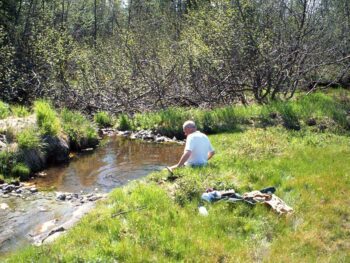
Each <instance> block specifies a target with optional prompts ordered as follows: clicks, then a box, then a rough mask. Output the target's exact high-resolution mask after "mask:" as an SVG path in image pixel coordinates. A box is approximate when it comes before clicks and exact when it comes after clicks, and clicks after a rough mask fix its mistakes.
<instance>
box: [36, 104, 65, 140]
mask: <svg viewBox="0 0 350 263" xmlns="http://www.w3.org/2000/svg"><path fill="white" fill-rule="evenodd" d="M34 111H35V113H36V118H37V123H38V126H39V128H40V132H41V133H42V134H43V135H52V136H55V135H57V134H58V133H59V132H60V130H61V124H60V121H59V119H58V118H57V115H56V112H55V111H54V109H52V107H51V105H50V104H49V103H48V102H47V101H44V100H39V101H36V102H35V103H34Z"/></svg>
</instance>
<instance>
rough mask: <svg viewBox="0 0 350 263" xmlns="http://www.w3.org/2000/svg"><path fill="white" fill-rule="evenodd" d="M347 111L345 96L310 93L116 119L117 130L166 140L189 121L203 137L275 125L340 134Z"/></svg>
mask: <svg viewBox="0 0 350 263" xmlns="http://www.w3.org/2000/svg"><path fill="white" fill-rule="evenodd" d="M349 111H350V96H349V92H348V91H346V90H337V91H334V92H332V94H324V93H313V94H309V95H307V96H305V95H302V96H300V97H297V98H296V99H294V100H291V101H288V102H282V101H275V102H272V103H270V104H266V105H257V104H253V105H250V106H237V105H233V106H226V107H223V108H217V109H212V110H203V109H196V108H170V109H166V110H163V111H159V112H149V113H139V114H135V115H133V116H132V117H129V116H128V115H120V116H119V119H118V122H117V127H118V128H119V129H121V130H128V129H131V130H140V129H150V130H154V131H156V132H159V133H161V134H163V135H167V136H169V137H173V136H176V137H177V138H183V132H182V123H183V122H184V121H186V120H188V119H192V120H194V121H196V123H197V126H198V127H199V129H200V130H202V131H204V132H205V133H207V134H216V133H220V132H228V131H233V130H240V129H242V128H244V127H247V126H249V127H252V126H253V127H269V126H276V125H283V126H284V127H285V128H287V129H292V130H300V129H305V127H307V126H314V131H324V130H327V131H329V132H332V133H343V134H344V133H346V132H348V131H349V130H350V117H349V114H348V112H349Z"/></svg>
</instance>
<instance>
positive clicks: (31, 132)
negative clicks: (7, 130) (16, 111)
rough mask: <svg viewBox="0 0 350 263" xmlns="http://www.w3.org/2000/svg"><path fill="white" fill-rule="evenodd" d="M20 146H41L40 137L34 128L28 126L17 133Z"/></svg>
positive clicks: (23, 147)
mask: <svg viewBox="0 0 350 263" xmlns="http://www.w3.org/2000/svg"><path fill="white" fill-rule="evenodd" d="M17 142H18V147H19V148H21V149H35V148H39V147H40V137H39V135H38V133H37V131H36V130H35V129H33V128H28V129H25V130H23V131H22V132H20V133H19V134H17Z"/></svg>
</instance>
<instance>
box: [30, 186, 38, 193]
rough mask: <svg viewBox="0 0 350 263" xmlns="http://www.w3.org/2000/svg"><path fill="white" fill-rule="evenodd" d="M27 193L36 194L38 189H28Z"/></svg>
mask: <svg viewBox="0 0 350 263" xmlns="http://www.w3.org/2000/svg"><path fill="white" fill-rule="evenodd" d="M29 191H30V192H31V193H32V194H34V193H37V192H38V189H36V187H32V188H30V189H29Z"/></svg>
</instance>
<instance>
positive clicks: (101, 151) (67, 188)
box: [0, 137, 183, 254]
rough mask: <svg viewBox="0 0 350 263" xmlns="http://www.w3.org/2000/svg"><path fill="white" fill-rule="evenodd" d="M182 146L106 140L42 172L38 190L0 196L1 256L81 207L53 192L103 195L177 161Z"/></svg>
mask: <svg viewBox="0 0 350 263" xmlns="http://www.w3.org/2000/svg"><path fill="white" fill-rule="evenodd" d="M182 151H183V146H180V145H177V144H154V143H146V142H141V141H132V140H129V139H125V138H122V137H113V138H109V139H108V140H107V141H106V142H105V145H104V146H101V147H100V148H98V149H97V150H95V151H94V152H91V153H84V154H79V155H78V156H76V157H74V158H73V159H72V160H71V162H70V163H69V164H68V165H64V166H59V167H53V168H50V169H48V170H46V171H45V173H46V176H45V177H42V178H37V179H35V180H34V183H35V184H36V186H37V187H38V188H39V189H46V190H47V189H51V190H52V191H51V192H50V191H48V192H46V191H39V193H35V194H33V195H32V196H29V197H26V198H20V197H15V196H9V197H6V198H4V197H3V196H2V197H0V203H3V204H4V203H5V204H6V205H8V208H7V209H0V254H1V253H6V252H9V251H13V250H15V249H18V248H19V247H22V246H23V245H27V244H29V243H32V242H33V241H35V240H33V237H35V236H38V235H44V234H45V233H47V232H49V231H50V229H54V227H55V226H56V227H57V226H59V225H61V224H62V223H64V222H65V221H67V220H69V218H70V217H71V216H72V214H73V213H74V211H76V210H77V209H78V208H81V206H84V205H88V204H80V203H78V204H77V203H74V202H68V201H63V202H62V201H57V200H56V192H70V193H81V192H82V191H83V193H92V192H93V193H107V192H109V191H111V190H112V189H113V188H115V187H119V186H122V185H124V184H126V183H128V182H129V181H131V180H135V179H138V178H141V177H143V176H145V175H147V174H148V173H150V172H152V171H156V170H161V169H163V168H164V167H165V166H167V165H171V164H174V163H176V162H177V160H178V159H179V158H180V156H181V153H182Z"/></svg>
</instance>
